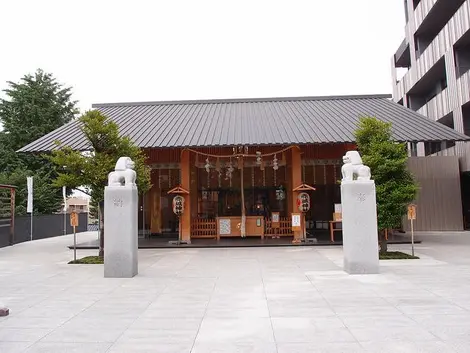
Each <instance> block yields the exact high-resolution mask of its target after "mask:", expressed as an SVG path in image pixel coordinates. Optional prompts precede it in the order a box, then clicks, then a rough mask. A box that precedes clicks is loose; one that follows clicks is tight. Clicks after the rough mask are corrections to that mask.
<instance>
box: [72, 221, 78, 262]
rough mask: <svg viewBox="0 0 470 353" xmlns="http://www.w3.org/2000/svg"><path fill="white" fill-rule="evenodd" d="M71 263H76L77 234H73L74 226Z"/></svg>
mask: <svg viewBox="0 0 470 353" xmlns="http://www.w3.org/2000/svg"><path fill="white" fill-rule="evenodd" d="M73 261H74V262H77V233H76V232H75V226H73Z"/></svg>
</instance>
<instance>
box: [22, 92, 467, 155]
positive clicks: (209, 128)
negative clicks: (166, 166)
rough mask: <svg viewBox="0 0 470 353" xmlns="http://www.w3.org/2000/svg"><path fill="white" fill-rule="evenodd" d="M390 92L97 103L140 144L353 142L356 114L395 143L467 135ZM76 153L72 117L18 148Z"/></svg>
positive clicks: (78, 137)
mask: <svg viewBox="0 0 470 353" xmlns="http://www.w3.org/2000/svg"><path fill="white" fill-rule="evenodd" d="M388 98H390V96H388V95H373V96H372V95H369V96H332V97H296V98H265V99H226V100H200V101H171V102H142V103H116V104H113V103H109V104H95V105H93V108H96V109H98V110H100V111H101V112H102V113H103V114H105V115H107V116H108V117H109V118H110V119H112V120H113V121H115V122H116V123H117V124H118V125H119V127H120V133H121V135H126V136H129V137H130V138H131V139H132V140H133V141H134V142H135V143H136V144H137V145H138V146H140V147H198V146H227V145H229V146H230V145H267V144H307V143H336V142H353V141H354V130H355V129H356V126H357V123H358V121H359V117H361V116H374V117H377V118H378V119H380V120H383V121H388V122H391V123H392V124H393V125H392V126H393V136H394V138H395V139H396V140H397V141H416V142H421V141H462V140H467V139H468V138H467V137H466V136H465V135H462V134H460V133H458V132H456V131H455V130H453V129H450V128H448V127H446V126H444V125H442V124H439V123H437V122H434V121H431V120H429V119H428V118H426V117H424V116H422V115H420V114H418V113H415V112H414V111H412V110H410V109H407V108H405V107H403V106H401V105H399V104H396V103H394V102H392V101H391V100H389V99H388ZM56 140H60V141H61V142H62V144H65V145H68V146H70V147H72V148H74V149H77V150H86V149H87V147H88V145H87V142H86V140H85V138H84V136H83V134H82V133H81V131H80V129H79V123H78V122H77V121H73V122H71V123H69V124H66V125H64V126H62V127H60V128H58V129H57V130H55V131H53V132H51V133H49V134H47V135H45V136H43V137H42V138H40V139H38V140H37V141H34V142H32V143H31V144H29V145H27V146H25V147H24V148H22V149H21V150H20V151H22V152H33V151H48V150H52V149H54V148H55V145H54V141H56Z"/></svg>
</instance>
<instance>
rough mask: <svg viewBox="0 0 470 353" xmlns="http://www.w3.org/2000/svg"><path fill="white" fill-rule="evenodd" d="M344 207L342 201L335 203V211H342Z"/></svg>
mask: <svg viewBox="0 0 470 353" xmlns="http://www.w3.org/2000/svg"><path fill="white" fill-rule="evenodd" d="M342 212H343V208H342V206H341V204H340V203H335V213H342Z"/></svg>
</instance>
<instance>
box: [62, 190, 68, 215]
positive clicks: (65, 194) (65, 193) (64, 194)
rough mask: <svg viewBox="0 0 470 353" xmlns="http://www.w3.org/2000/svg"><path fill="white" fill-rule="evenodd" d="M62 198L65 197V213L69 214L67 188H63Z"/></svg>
mask: <svg viewBox="0 0 470 353" xmlns="http://www.w3.org/2000/svg"><path fill="white" fill-rule="evenodd" d="M62 196H63V197H64V212H67V192H66V187H65V186H62Z"/></svg>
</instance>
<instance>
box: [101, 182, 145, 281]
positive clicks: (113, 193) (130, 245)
mask: <svg viewBox="0 0 470 353" xmlns="http://www.w3.org/2000/svg"><path fill="white" fill-rule="evenodd" d="M137 221H138V195H137V187H136V186H107V187H106V188H105V191H104V230H105V239H104V277H113V278H131V277H134V276H135V275H137V272H138V258H137V249H138V229H137V228H138V222H137Z"/></svg>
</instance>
